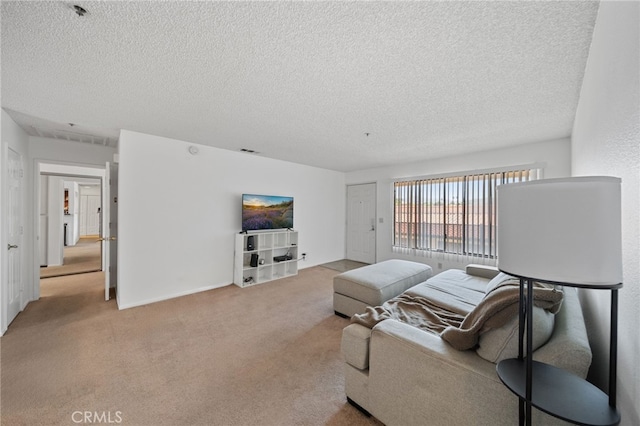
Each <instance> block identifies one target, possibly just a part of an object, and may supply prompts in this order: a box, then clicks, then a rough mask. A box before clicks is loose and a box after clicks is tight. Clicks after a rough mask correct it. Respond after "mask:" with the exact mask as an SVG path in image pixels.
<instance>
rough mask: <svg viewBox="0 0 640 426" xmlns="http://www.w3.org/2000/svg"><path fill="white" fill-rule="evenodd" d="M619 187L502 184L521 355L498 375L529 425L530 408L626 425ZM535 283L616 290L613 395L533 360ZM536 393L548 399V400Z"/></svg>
mask: <svg viewBox="0 0 640 426" xmlns="http://www.w3.org/2000/svg"><path fill="white" fill-rule="evenodd" d="M620 185H621V182H620V179H618V178H613V177H601V176H595V177H591V176H588V177H575V178H566V179H543V180H538V181H530V182H521V183H513V184H504V185H500V186H499V187H498V196H497V197H498V250H499V251H498V268H499V269H500V270H501V271H503V272H505V273H507V274H509V275H513V276H515V277H518V278H520V333H519V337H520V350H519V355H518V358H516V359H509V360H504V361H502V362H500V363H499V364H498V367H497V371H498V376H499V377H500V379H501V380H502V382H503V383H504V384H505V385H506V386H507V387H508V388H509V389H510V390H511V391H512V392H514V393H515V394H516V395H518V397H519V408H520V424H521V425H523V424H527V425H530V424H531V407H532V406H533V407H536V408H538V409H540V410H542V411H544V412H546V413H548V414H551V415H553V416H555V417H558V418H561V419H563V420H566V421H569V422H572V423H576V424H591V425H615V424H618V423H619V422H620V414H619V413H618V410H617V409H616V358H617V325H618V289H619V288H621V287H622V239H621V199H620V194H621V188H620ZM534 281H539V282H545V283H552V284H559V285H563V286H570V287H580V288H590V289H604V290H610V291H611V318H610V320H611V341H610V357H609V367H610V368H609V392H608V394H605V393H604V392H601V391H600V390H599V389H598V388H596V387H595V386H593V385H592V384H591V383H589V382H587V381H585V380H582V379H581V378H579V377H577V376H574V375H572V374H571V373H569V372H566V371H564V370H561V369H559V368H556V367H553V366H549V365H546V364H543V363H539V362H536V361H533V356H532V335H533V329H532V321H530V320H529V318H530V313H531V312H532V310H533V302H532V299H533V298H532V297H529V294H533V293H532V292H533V283H534ZM530 292H531V293H530ZM525 326H526V340H527V341H526V342H524V334H525V332H524V330H525ZM536 393H537V394H539V395H540V394H544V395H545V398H544V400H542V398H537V397H536ZM554 393H555V394H554ZM550 394H551V395H552V396H551V397H549V395H550ZM569 394H570V395H569ZM576 395H579V397H578V398H576ZM568 397H571V398H568ZM576 399H577V400H579V402H580V403H579V404H576V403H575V400H576ZM569 400H571V401H573V402H571V403H570V402H569Z"/></svg>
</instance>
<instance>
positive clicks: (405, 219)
mask: <svg viewBox="0 0 640 426" xmlns="http://www.w3.org/2000/svg"><path fill="white" fill-rule="evenodd" d="M538 174H539V169H524V170H511V171H500V172H483V173H477V174H469V175H464V176H450V177H436V178H424V179H422V178H421V179H416V180H404V181H398V182H394V204H395V205H394V219H393V222H394V234H393V247H394V249H396V251H403V252H406V251H407V250H410V251H412V252H419V251H422V252H425V253H433V252H436V253H448V254H453V255H457V256H465V257H472V258H486V259H495V258H496V250H497V247H496V188H497V187H498V185H502V184H505V183H512V182H525V181H529V180H534V179H537V177H538Z"/></svg>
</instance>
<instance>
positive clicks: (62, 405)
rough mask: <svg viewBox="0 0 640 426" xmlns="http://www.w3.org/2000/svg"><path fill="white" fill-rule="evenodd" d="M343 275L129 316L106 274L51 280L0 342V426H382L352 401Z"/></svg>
mask: <svg viewBox="0 0 640 426" xmlns="http://www.w3.org/2000/svg"><path fill="white" fill-rule="evenodd" d="M336 274H337V272H336V271H334V270H331V269H328V268H323V267H313V268H308V269H304V270H301V271H300V273H299V275H298V276H295V277H289V278H285V279H282V280H278V281H273V282H270V283H265V284H262V285H257V286H253V287H249V288H245V289H241V288H239V287H236V286H234V285H231V286H228V287H224V288H220V289H216V290H211V291H207V292H203V293H198V294H194V295H190V296H185V297H181V298H177V299H173V300H168V301H165V302H159V303H155V304H151V305H147V306H142V307H138V308H132V309H126V310H123V311H118V310H117V307H116V304H115V301H114V300H111V301H108V302H105V301H104V295H103V273H101V272H98V273H90V274H83V275H73V276H67V277H59V278H50V279H47V280H43V281H42V285H41V295H42V297H41V299H40V300H39V301H36V302H32V303H31V304H29V305H28V307H27V308H26V310H25V311H24V312H22V313H20V314H19V315H18V317H17V318H16V319H15V320H14V322H13V323H12V324H11V325H10V326H9V329H8V331H7V333H6V334H5V336H3V337H2V339H0V344H1V348H0V353H1V356H2V358H1V362H2V370H1V400H0V403H1V407H2V410H1V419H0V420H1V423H2V425H35V424H38V425H44V424H47V425H58V424H60V425H63V424H65V425H67V424H74V423H77V422H76V421H75V420H77V419H78V415H79V414H78V413H77V412H82V413H83V414H81V416H82V415H85V414H84V412H89V414H90V415H91V416H93V417H92V418H93V419H94V420H95V419H100V418H101V419H102V420H105V422H106V420H109V419H110V420H111V421H112V423H113V422H115V421H116V420H120V421H119V422H118V423H119V424H123V425H372V424H373V425H379V424H380V423H378V422H377V421H376V420H375V419H373V418H367V417H365V416H364V415H362V414H361V413H360V412H359V411H357V410H356V409H355V408H353V407H352V406H350V405H349V404H347V403H346V400H345V395H344V379H343V372H342V370H343V361H342V357H341V355H340V350H339V347H340V337H341V331H342V328H343V327H345V326H346V325H347V324H348V323H349V321H348V320H346V319H343V318H340V317H338V316H336V315H334V314H333V308H332V278H333V276H335V275H336ZM74 413H75V414H74ZM74 416H75V417H74ZM108 416H110V417H108ZM94 422H95V423H97V422H96V421H94ZM103 423H104V422H103Z"/></svg>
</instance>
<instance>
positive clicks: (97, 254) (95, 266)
mask: <svg viewBox="0 0 640 426" xmlns="http://www.w3.org/2000/svg"><path fill="white" fill-rule="evenodd" d="M97 239H98V236H93V237H82V238H80V240H79V241H78V242H77V243H76V244H75V245H73V246H67V247H65V248H64V257H63V264H62V265H56V266H47V267H41V268H40V278H50V277H59V276H62V275H72V274H83V273H85V272H94V271H100V270H101V269H102V258H101V250H100V243H99V242H96V241H97Z"/></svg>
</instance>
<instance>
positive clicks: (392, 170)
mask: <svg viewBox="0 0 640 426" xmlns="http://www.w3.org/2000/svg"><path fill="white" fill-rule="evenodd" d="M570 147H571V142H570V140H569V139H559V140H553V141H546V142H538V143H533V144H527V145H520V146H516V147H512V148H504V149H497V150H492V151H484V152H479V153H473V154H466V155H460V156H456V157H447V158H439V159H435V160H429V161H422V162H417V163H413V164H403V165H399V166H393V167H385V168H377V169H369V170H363V171H358V172H352V173H347V176H346V182H347V185H350V184H358V183H367V182H376V183H377V191H378V193H377V214H378V218H379V219H382V221H383V223H380V222H379V221H378V231H377V236H376V259H377V261H378V262H380V261H383V260H387V259H394V258H395V259H398V258H402V259H407V260H413V261H416V262H422V263H426V264H428V265H430V266H431V267H432V268H433V269H434V272H439V271H440V270H444V269H450V268H463V267H464V266H465V264H466V262H465V263H459V262H456V261H455V260H454V259H453V258H452V256H448V255H443V254H435V255H433V256H432V257H422V256H418V257H416V256H408V255H400V254H398V253H393V252H392V249H391V245H392V241H393V239H392V238H393V179H396V178H401V177H415V176H428V175H437V174H445V173H453V172H456V173H458V172H461V173H465V172H469V171H473V170H483V169H491V168H499V167H505V166H519V165H525V164H532V163H545V164H546V166H545V170H544V177H546V178H553V177H566V176H569V175H570V173H571V168H570V167H571V149H570ZM438 264H441V265H442V268H441V269H440V268H438Z"/></svg>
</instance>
